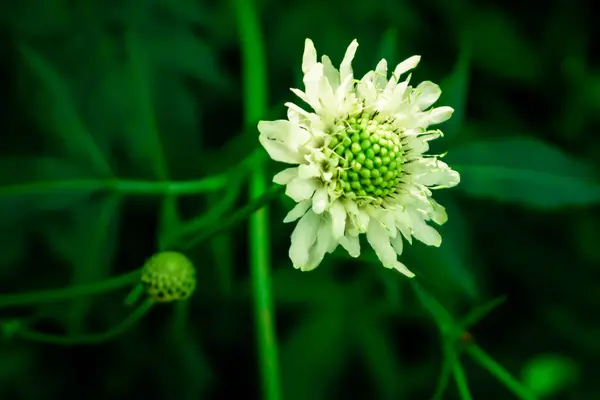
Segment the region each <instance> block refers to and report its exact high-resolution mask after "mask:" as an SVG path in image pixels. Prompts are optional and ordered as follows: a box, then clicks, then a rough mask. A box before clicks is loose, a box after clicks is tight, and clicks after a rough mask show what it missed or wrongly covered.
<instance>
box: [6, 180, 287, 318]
mask: <svg viewBox="0 0 600 400" xmlns="http://www.w3.org/2000/svg"><path fill="white" fill-rule="evenodd" d="M282 192H283V187H281V186H278V185H274V186H272V187H271V188H270V189H269V190H268V191H267V192H265V193H264V194H263V196H262V197H260V198H259V199H256V200H255V201H253V202H252V203H250V204H247V205H246V206H244V207H242V208H241V209H240V210H238V211H236V212H234V213H233V214H231V216H229V218H227V219H226V220H225V221H223V222H222V223H221V224H212V225H209V226H208V227H207V228H206V229H205V230H204V231H202V233H201V234H200V235H198V236H197V237H195V238H193V239H191V240H190V242H188V243H187V245H185V246H181V247H183V248H189V247H192V246H193V245H196V244H198V243H200V242H202V241H204V240H207V239H209V238H210V237H212V236H213V235H216V234H218V233H219V232H222V231H225V230H227V229H229V228H231V227H232V226H234V225H236V224H238V223H240V222H242V221H244V220H245V219H246V218H247V217H248V216H249V215H250V214H252V213H253V212H255V211H256V210H258V209H260V208H261V207H264V205H265V204H267V203H268V202H270V201H271V200H273V199H274V198H276V197H277V196H279V195H280V194H281V193H282ZM140 273H141V270H140V269H137V270H134V271H131V272H127V273H125V274H123V275H118V276H115V277H112V278H109V279H107V280H104V281H101V282H96V283H90V284H85V285H77V286H70V287H66V288H61V289H49V290H42V291H32V292H25V293H15V294H7V295H0V308H7V307H21V306H28V305H32V304H40V303H54V302H59V301H64V300H69V299H72V298H74V297H80V296H92V295H96V294H100V293H105V292H109V291H112V290H117V289H121V288H124V287H127V286H131V285H134V284H135V283H137V282H138V280H139V278H140Z"/></svg>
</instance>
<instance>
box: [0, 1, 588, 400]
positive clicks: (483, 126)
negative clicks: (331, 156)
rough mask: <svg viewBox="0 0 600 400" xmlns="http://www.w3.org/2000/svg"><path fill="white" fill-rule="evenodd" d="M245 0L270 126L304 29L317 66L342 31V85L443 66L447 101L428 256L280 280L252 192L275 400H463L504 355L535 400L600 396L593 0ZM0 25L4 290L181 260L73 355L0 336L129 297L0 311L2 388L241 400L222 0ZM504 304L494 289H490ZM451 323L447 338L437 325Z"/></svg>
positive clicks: (133, 5) (247, 303)
mask: <svg viewBox="0 0 600 400" xmlns="http://www.w3.org/2000/svg"><path fill="white" fill-rule="evenodd" d="M256 7H258V8H259V11H260V15H261V18H262V21H261V23H262V26H261V30H262V33H263V37H264V47H265V51H266V54H265V56H266V61H267V68H268V71H267V73H268V77H269V81H268V84H269V88H267V89H268V92H269V96H270V98H271V102H270V104H271V106H272V109H271V111H270V113H269V115H265V116H264V117H265V118H268V119H274V118H283V117H284V115H285V110H284V107H283V102H284V101H291V100H292V98H293V96H292V94H291V93H290V92H289V87H298V86H299V85H300V83H301V69H300V62H301V56H302V46H303V42H304V39H305V38H306V37H310V38H312V39H313V41H314V42H315V44H316V47H317V49H318V51H319V53H320V54H321V53H324V54H328V55H330V56H331V58H332V59H333V60H334V63H336V62H339V61H340V60H341V57H342V56H343V53H344V51H345V49H346V46H347V45H348V43H350V41H351V40H352V39H353V38H357V39H358V41H359V43H360V47H359V50H358V53H357V57H356V62H355V71H356V73H357V74H358V75H361V74H362V73H365V72H367V71H368V70H369V69H371V68H373V67H374V65H375V63H376V62H377V61H378V59H379V58H381V57H385V58H386V59H387V60H388V63H389V64H394V63H397V62H400V61H401V60H403V59H404V58H407V57H409V56H411V55H413V54H421V55H422V56H423V58H422V62H421V64H420V66H419V68H418V69H417V70H416V71H415V72H414V74H413V80H414V81H420V80H432V81H434V82H440V85H441V87H442V90H443V94H442V98H441V100H440V104H442V103H443V104H444V105H451V106H453V107H454V108H455V115H454V118H453V119H452V120H450V121H449V122H447V123H446V124H445V125H443V126H442V127H441V128H442V129H443V130H444V132H445V138H444V139H443V140H439V141H437V142H436V143H435V144H434V149H433V150H434V151H435V152H438V153H445V152H448V155H447V157H446V159H445V160H447V162H448V163H449V164H450V165H452V166H453V167H455V168H456V169H457V170H458V171H459V172H460V173H461V175H462V182H461V184H460V185H459V186H458V187H457V188H456V189H452V190H447V191H444V193H439V194H437V195H438V196H437V199H438V200H439V202H440V203H441V204H443V205H444V206H446V208H447V209H448V214H449V221H448V223H447V224H446V225H445V226H443V227H442V228H441V232H442V236H443V238H444V243H443V244H442V246H441V247H440V248H427V247H426V246H423V245H420V244H414V245H413V246H410V247H408V248H407V249H406V251H405V254H404V255H403V257H404V260H403V261H404V262H405V263H406V264H407V265H409V266H410V267H411V269H412V270H414V271H415V272H416V273H417V275H418V278H416V279H417V283H415V284H412V283H413V282H411V283H409V281H408V280H407V279H405V278H403V277H401V276H399V275H398V274H397V273H394V272H393V271H388V270H384V269H383V268H381V267H380V266H379V265H378V264H379V263H378V261H377V259H376V257H375V256H374V254H371V253H369V252H367V253H365V254H364V255H362V256H361V257H360V259H358V260H353V259H350V258H349V257H347V256H346V255H345V254H344V253H343V252H340V251H338V252H336V253H335V254H334V255H333V256H331V257H329V258H326V259H325V261H324V262H323V263H322V265H321V266H320V267H319V268H318V269H317V270H315V271H313V272H311V273H300V272H298V271H296V270H294V269H293V268H292V267H291V265H290V262H289V259H288V257H287V249H288V246H289V234H290V233H291V229H292V226H291V225H285V224H283V223H282V222H281V221H282V219H283V216H284V215H285V213H286V210H287V209H289V207H290V202H289V201H288V200H286V199H284V198H281V200H278V201H276V202H273V207H272V212H271V223H270V229H271V241H272V256H273V265H274V271H273V282H272V283H273V290H274V297H275V303H276V311H277V314H276V320H277V324H278V326H277V334H278V340H279V347H280V366H281V375H282V386H283V388H282V390H283V398H285V399H315V400H317V399H329V398H359V399H362V398H377V399H428V398H431V396H432V395H434V393H436V390H437V389H439V388H440V387H443V389H444V390H441V389H440V390H439V391H440V392H443V396H444V397H443V398H448V399H452V398H460V397H459V396H460V395H461V394H459V393H463V390H464V388H463V387H462V385H467V384H468V387H469V389H470V392H471V393H472V396H473V398H476V399H480V398H485V399H490V400H494V399H500V400H502V399H510V398H515V397H514V396H515V394H514V393H515V392H514V390H512V394H511V389H510V388H511V386H510V385H511V384H514V382H516V380H515V381H514V382H513V383H511V381H509V380H510V379H514V378H510V377H508V378H507V377H506V375H503V374H507V373H508V372H507V371H510V373H511V374H512V376H519V379H521V382H522V384H523V386H524V387H525V388H527V389H528V390H530V391H531V392H532V393H534V394H535V396H539V398H549V399H554V398H561V399H562V398H564V399H593V398H598V397H599V396H600V381H598V379H594V378H597V376H598V366H597V361H598V359H600V344H599V342H598V339H597V338H598V337H600V323H599V320H598V318H597V315H598V307H600V300H599V298H600V297H598V295H597V293H598V291H599V290H600V286H599V283H598V282H600V280H599V279H598V278H599V277H600V275H599V274H600V269H599V266H600V253H599V252H598V249H597V243H598V242H599V241H600V230H598V223H599V222H600V219H599V215H598V207H599V206H598V204H600V179H599V178H600V174H599V172H600V168H599V166H600V164H598V160H599V159H600V140H598V138H597V135H596V134H595V132H596V129H598V124H599V123H600V118H599V116H600V59H598V56H597V54H598V51H597V50H598V42H599V41H598V37H599V36H598V33H599V32H598V27H597V24H596V23H595V21H593V17H594V14H593V13H592V12H591V4H587V3H585V2H584V1H583V0H577V1H575V2H567V1H565V0H562V1H560V0H559V1H555V2H551V3H547V4H546V6H545V7H544V8H540V7H538V6H535V5H534V4H523V3H514V4H511V3H503V4H502V5H497V6H493V5H491V4H490V5H483V4H480V3H476V2H474V1H469V0H461V1H456V2H440V3H439V4H438V3H435V2H418V1H414V0H407V1H392V0H380V1H378V2H358V3H348V2H345V1H344V2H342V1H341V0H334V1H332V2H330V3H327V4H325V3H323V2H318V1H316V0H306V1H303V2H299V1H291V2H277V1H273V0H261V1H258V2H257V4H256ZM0 26H1V28H2V29H1V32H2V39H1V40H2V44H3V45H2V46H1V47H0V48H1V49H2V50H1V54H2V56H3V62H2V74H3V78H4V79H2V81H1V82H2V92H3V93H4V96H3V97H2V106H3V109H4V110H5V111H4V115H5V116H4V118H3V124H4V125H3V131H4V134H3V135H1V136H0V210H1V211H0V239H1V240H0V246H1V247H0V278H1V279H0V304H2V301H1V299H2V298H3V297H2V296H4V295H7V294H11V293H17V292H19V291H31V290H41V289H48V288H56V287H64V286H69V285H79V284H89V283H93V282H97V281H102V280H104V279H110V278H109V277H111V276H114V275H117V274H120V273H124V272H128V271H131V270H135V269H136V268H140V267H141V266H142V265H143V264H144V262H145V260H146V259H148V258H149V257H150V256H151V255H152V254H154V253H156V252H157V251H159V250H165V249H169V248H174V249H181V248H185V250H186V254H187V255H188V256H189V257H190V259H191V260H193V262H194V263H195V264H196V267H197V269H198V276H199V282H198V287H197V290H196V294H195V296H194V297H193V298H192V299H191V300H190V302H189V303H183V304H177V305H174V306H170V305H166V306H162V307H157V308H156V309H155V310H153V312H152V314H150V315H149V316H148V317H146V318H145V319H143V320H142V321H141V322H139V323H138V324H137V325H136V326H135V327H133V328H132V329H130V330H129V331H127V332H125V333H123V334H122V335H121V336H119V337H118V338H117V339H116V340H113V341H111V342H107V343H104V344H98V345H95V346H83V347H68V348H65V347H52V346H51V345H45V344H36V343H34V342H33V341H26V340H23V339H22V338H19V337H17V336H14V337H13V336H12V335H13V333H14V332H13V331H14V329H18V327H19V326H20V325H19V324H27V325H31V326H33V327H35V328H36V329H38V330H40V331H42V330H43V331H45V332H49V333H53V334H73V335H77V334H83V333H85V332H89V331H103V330H104V331H106V330H107V329H108V328H109V327H111V326H114V325H116V324H118V323H120V321H122V319H123V315H125V314H127V310H125V309H124V305H123V299H124V298H125V297H126V295H127V292H126V290H125V289H127V288H126V287H125V288H123V287H121V288H120V289H124V290H117V291H115V292H111V293H107V294H103V295H100V296H95V297H90V296H84V297H80V298H77V299H74V300H73V299H71V300H68V301H60V302H53V303H44V304H39V305H34V306H28V307H2V308H1V309H0V321H2V326H3V331H4V332H3V333H4V336H5V338H4V339H3V340H0V398H1V399H5V398H6V399H8V398H18V399H24V400H27V399H55V398H57V399H58V398H65V397H73V398H91V399H95V398H107V397H109V398H115V399H121V398H123V399H125V398H130V397H131V396H144V397H145V398H147V399H163V398H177V399H198V398H237V397H240V396H243V397H244V398H258V397H260V388H259V383H258V382H259V380H258V372H257V371H258V367H257V362H256V353H255V342H256V338H255V337H254V335H253V333H252V332H253V329H252V319H251V317H250V316H251V312H250V307H251V304H252V302H251V295H252V294H251V291H250V288H249V286H250V284H249V273H248V269H249V268H248V265H249V264H248V256H247V250H248V245H247V242H248V234H247V233H246V232H247V229H245V226H244V224H241V225H235V226H233V225H232V224H231V223H228V222H227V221H228V220H227V218H228V217H231V218H234V217H232V215H235V216H236V217H235V218H237V219H235V221H234V222H239V220H240V218H239V216H240V215H242V214H239V213H238V214H236V213H234V210H237V209H240V208H242V207H243V206H244V205H245V204H246V203H248V199H246V197H245V196H244V195H243V191H242V188H244V187H245V184H246V178H247V176H248V173H249V172H250V171H252V170H253V168H254V167H255V166H256V165H257V163H264V162H265V157H264V155H262V153H260V151H259V152H257V153H255V151H256V150H257V149H258V141H257V140H256V138H257V132H256V129H255V126H246V124H244V122H243V108H244V104H243V101H242V98H243V96H242V93H241V87H242V86H241V85H242V70H243V66H242V65H241V61H240V60H241V57H240V52H241V51H240V43H239V38H238V33H237V26H236V19H235V13H234V10H233V6H232V4H231V3H228V2H209V1H206V0H200V1H198V0H143V1H135V2H134V1H129V0H128V1H120V2H117V1H104V2H101V1H98V0H83V1H79V2H67V1H66V0H37V1H32V0H23V1H20V2H3V3H2V4H1V5H0ZM267 169H268V171H269V172H274V171H277V170H279V169H281V166H280V165H275V163H270V162H269V163H268V164H267ZM215 174H219V175H217V177H216V178H214V179H213V178H211V177H213V176H214V175H215ZM207 177H209V180H203V179H204V178H207ZM191 180H193V181H191ZM180 181H189V182H191V183H190V185H191V186H186V185H188V183H186V182H183V183H182V182H180ZM270 196H271V197H273V196H274V195H273V194H270ZM230 222H231V221H230ZM221 224H223V230H220V231H219V232H217V233H215V232H216V231H218V230H219V226H221ZM215 226H216V228H215ZM225 228H227V229H225ZM198 237H202V238H203V239H207V240H202V241H200V240H199V239H198ZM567 272H569V273H568V274H567ZM415 285H418V286H415ZM411 287H412V289H414V290H411ZM502 295H505V296H506V301H505V302H504V303H503V304H501V305H497V304H496V303H494V302H492V303H490V300H491V299H494V298H497V297H498V296H502ZM492 306H497V307H496V308H495V309H494V310H493V311H491V309H492V308H493V307H492ZM488 312H489V315H488ZM484 315H485V318H484ZM462 318H467V319H466V320H463V319H462ZM457 321H458V322H457ZM461 321H462V322H461ZM466 322H468V323H466ZM465 323H466V324H465ZM456 324H458V325H456ZM461 324H462V325H461ZM436 325H437V326H438V327H439V328H440V333H441V334H440V335H437V333H438V332H436V329H435V326H436ZM467 326H468V335H466V332H462V329H459V328H463V329H467ZM15 327H16V328H15ZM11 329H12V330H11ZM463 334H465V335H463ZM461 335H463V336H461ZM440 338H441V339H440ZM457 340H458V343H463V345H462V346H461V345H456V341H457ZM465 340H466V342H465ZM473 341H476V342H477V343H478V345H479V346H481V348H485V349H486V353H477V351H476V350H473V351H471V352H469V351H467V352H466V353H467V354H468V355H471V356H473V357H474V358H475V359H476V360H478V362H479V364H481V365H483V366H484V367H483V368H482V367H481V366H480V365H477V364H476V363H473V362H471V361H469V360H468V359H466V358H464V357H463V355H464V354H463V350H464V348H463V347H465V348H467V349H468V348H469V343H472V342H473ZM467 342H468V343H467ZM472 349H478V347H472ZM482 354H483V355H482ZM486 354H487V355H489V357H488V356H486ZM477 357H479V358H477ZM482 357H483V358H482ZM485 357H488V358H485ZM490 357H492V358H493V359H494V360H496V361H497V364H498V365H502V366H503V368H504V369H497V368H498V367H497V364H490V363H491V362H492V361H490V360H491V358H490ZM486 362H487V364H486ZM494 362H495V361H494ZM486 365H487V366H486ZM486 369H487V370H488V371H486ZM450 372H452V373H453V374H454V376H455V378H456V382H455V383H456V384H453V383H452V382H450V383H448V382H447V381H448V379H449V378H448V377H449V374H450ZM460 377H466V381H463V380H461V379H462V378H460ZM503 379H505V380H504V381H503ZM506 379H509V380H508V381H507V380H506ZM232 382H234V384H232ZM516 384H518V383H516ZM436 385H438V386H437V388H436ZM445 385H447V388H446V386H445ZM438 394H439V393H438ZM440 398H441V397H440ZM463 398H464V393H463ZM523 398H527V397H523Z"/></svg>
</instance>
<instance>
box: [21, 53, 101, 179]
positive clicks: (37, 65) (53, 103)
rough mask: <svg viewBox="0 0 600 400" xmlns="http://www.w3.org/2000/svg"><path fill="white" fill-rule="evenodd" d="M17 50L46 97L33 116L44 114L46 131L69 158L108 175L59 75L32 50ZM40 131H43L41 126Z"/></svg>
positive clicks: (91, 136) (94, 143) (43, 127)
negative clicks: (43, 103) (59, 144)
mask: <svg viewBox="0 0 600 400" xmlns="http://www.w3.org/2000/svg"><path fill="white" fill-rule="evenodd" d="M19 50H20V53H21V56H22V57H23V60H24V61H25V64H26V65H27V66H28V67H29V68H30V70H31V71H32V72H33V74H34V75H35V76H36V77H37V79H38V80H39V82H40V84H41V85H42V87H43V88H44V90H45V91H46V92H47V94H48V98H47V103H46V106H47V107H45V108H44V109H42V110H36V112H38V113H47V115H48V119H49V123H50V129H51V130H52V131H54V134H55V135H56V136H57V138H58V139H59V140H60V142H61V143H62V144H63V145H64V146H65V149H66V151H67V154H69V156H70V157H72V158H74V159H76V160H78V161H81V162H84V163H88V162H90V161H91V164H92V165H93V166H94V168H95V169H96V170H97V171H98V172H102V173H104V174H106V175H111V174H112V173H111V167H110V165H109V164H108V161H107V159H106V157H105V155H104V154H103V153H102V151H101V150H100V148H99V147H98V145H97V143H96V142H95V139H94V137H93V135H92V133H91V132H90V131H89V129H88V128H87V127H86V125H85V122H84V121H83V120H82V118H81V117H80V115H79V112H78V110H77V108H76V107H75V105H74V104H73V101H72V98H71V94H70V88H69V85H68V84H67V83H66V82H65V80H64V79H63V78H62V77H61V75H60V73H59V72H58V71H56V70H55V69H54V67H53V66H52V65H51V64H50V63H49V62H48V61H46V60H45V59H44V58H43V57H42V56H41V55H39V54H38V53H37V52H36V51H34V50H33V49H32V48H30V47H28V46H26V45H24V44H21V45H20V46H19ZM42 129H47V127H46V126H42Z"/></svg>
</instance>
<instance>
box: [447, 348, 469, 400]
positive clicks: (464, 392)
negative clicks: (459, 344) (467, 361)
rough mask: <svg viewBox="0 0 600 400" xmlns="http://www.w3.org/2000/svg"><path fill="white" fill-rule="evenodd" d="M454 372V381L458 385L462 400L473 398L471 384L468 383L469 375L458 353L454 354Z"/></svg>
mask: <svg viewBox="0 0 600 400" xmlns="http://www.w3.org/2000/svg"><path fill="white" fill-rule="evenodd" d="M452 372H453V374H454V381H455V382H456V386H457V387H458V393H460V398H461V399H462V400H472V399H473V397H471V392H470V391H469V385H468V384H467V376H466V375H465V371H464V369H463V367H462V365H461V364H460V361H459V360H458V357H456V355H455V356H454V359H453V362H452Z"/></svg>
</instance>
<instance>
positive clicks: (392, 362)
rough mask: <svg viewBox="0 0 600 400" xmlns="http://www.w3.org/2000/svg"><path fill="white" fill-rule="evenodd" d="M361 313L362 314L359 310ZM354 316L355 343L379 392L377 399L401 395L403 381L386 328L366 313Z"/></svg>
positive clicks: (392, 342)
mask: <svg viewBox="0 0 600 400" xmlns="http://www.w3.org/2000/svg"><path fill="white" fill-rule="evenodd" d="M362 314H366V312H363V313H362ZM361 316H362V318H360V319H359V318H357V319H355V321H356V325H355V326H356V332H355V333H354V335H355V337H356V340H357V341H358V343H357V344H356V345H357V347H358V349H359V351H360V353H361V355H362V360H363V362H364V363H365V366H366V368H367V370H368V371H369V372H370V374H371V378H372V379H373V381H374V382H375V384H376V386H377V388H378V390H379V393H378V395H377V398H378V399H399V398H403V390H402V389H403V387H404V385H405V382H403V381H404V379H403V374H402V372H403V371H402V368H401V365H400V362H399V360H397V359H396V354H394V352H393V351H391V350H392V349H393V345H394V341H393V340H392V338H391V337H390V336H389V333H388V332H387V327H386V326H382V325H381V324H380V321H378V320H376V319H374V318H372V317H370V316H369V315H368V314H367V315H361Z"/></svg>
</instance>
